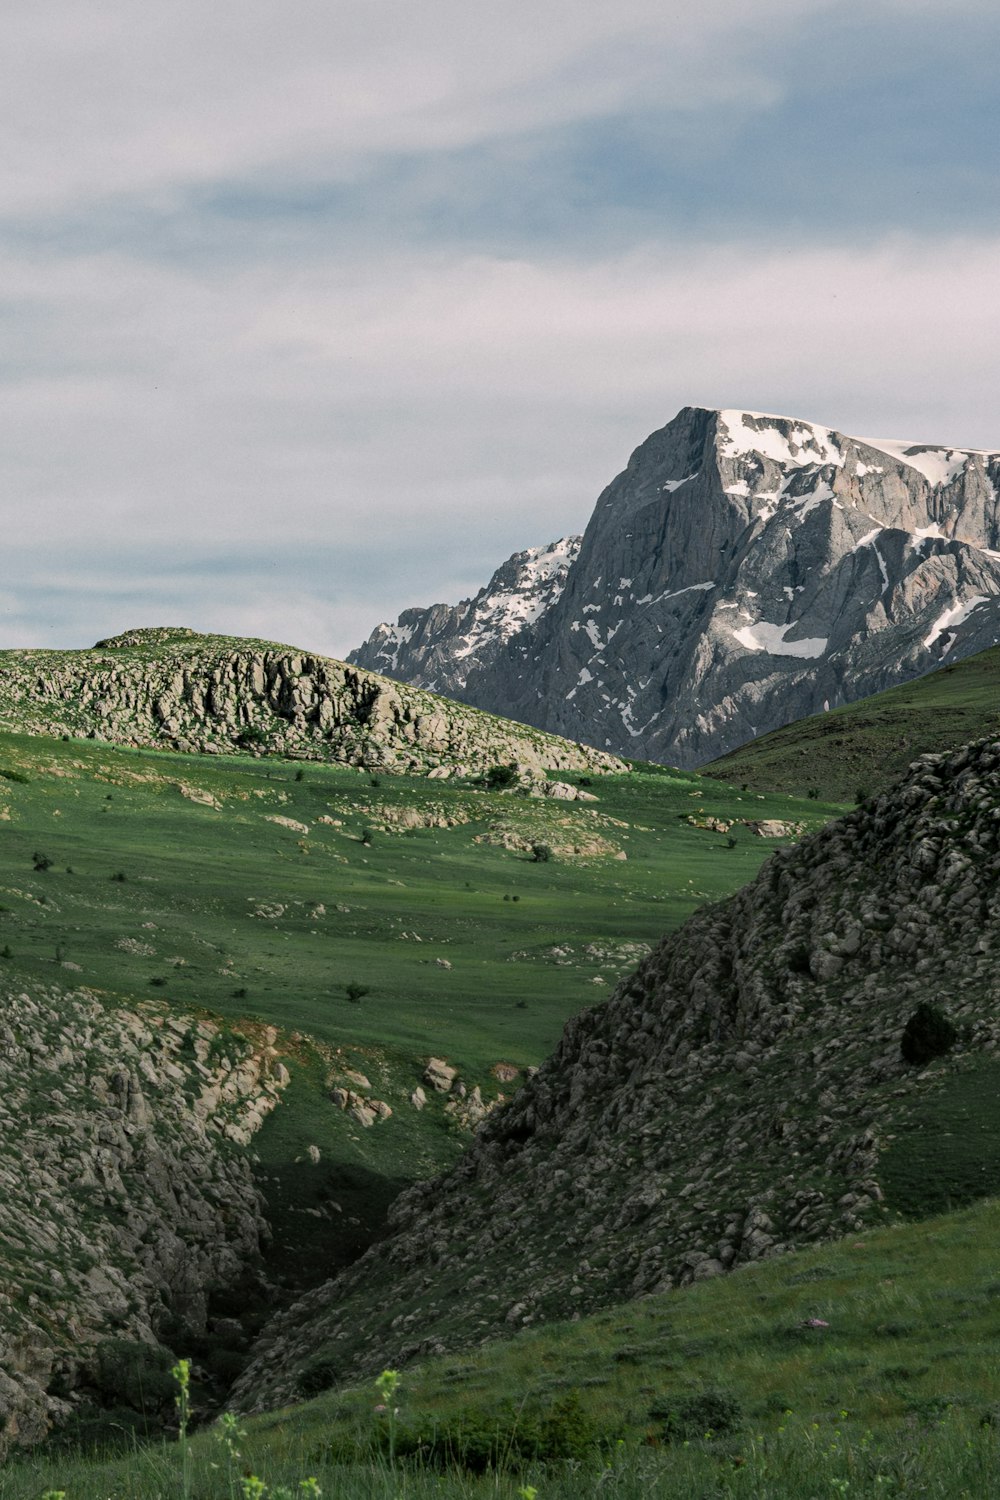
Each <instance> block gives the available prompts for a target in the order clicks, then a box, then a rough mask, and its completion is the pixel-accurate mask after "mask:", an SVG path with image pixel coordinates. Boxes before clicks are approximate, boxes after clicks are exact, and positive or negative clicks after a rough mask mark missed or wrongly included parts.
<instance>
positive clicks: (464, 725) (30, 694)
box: [0, 629, 625, 775]
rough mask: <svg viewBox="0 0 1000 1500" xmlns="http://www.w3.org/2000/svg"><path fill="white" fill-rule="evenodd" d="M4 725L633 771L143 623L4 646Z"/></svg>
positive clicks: (220, 641)
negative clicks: (94, 635)
mask: <svg viewBox="0 0 1000 1500" xmlns="http://www.w3.org/2000/svg"><path fill="white" fill-rule="evenodd" d="M0 727H2V728H5V729H14V730H18V731H21V732H22V733H29V734H52V735H60V734H64V735H89V736H91V737H93V738H95V739H100V740H107V741H110V742H112V743H114V744H124V745H152V746H157V745H159V746H164V747H172V748H174V749H178V750H185V751H199V752H206V753H209V754H220V753H226V752H228V753H233V752H236V751H243V752H244V753H246V752H249V753H252V754H265V753H270V754H277V755H291V756H296V757H299V758H301V759H311V760H327V761H339V762H344V763H347V764H350V765H359V766H366V767H369V768H371V769H386V770H398V771H417V772H421V771H422V772H425V773H426V772H433V773H435V774H438V775H450V774H451V773H452V772H455V771H458V772H465V773H470V774H477V773H479V772H481V771H483V770H484V769H485V768H487V767H489V766H491V765H494V764H498V763H501V764H507V763H509V762H515V763H517V764H518V765H519V766H521V767H522V768H523V769H524V770H525V771H526V772H528V773H534V772H541V771H542V770H544V769H554V770H595V771H598V772H600V771H615V770H624V769H625V767H624V766H623V765H622V763H621V762H620V761H619V760H617V759H616V758H615V757H613V756H610V755H607V754H606V753H603V752H601V751H594V750H589V749H586V748H585V747H583V746H581V745H577V744H570V743H569V742H567V741H565V740H562V739H558V738H556V737H555V736H554V735H549V734H545V733H540V732H538V731H537V730H533V729H530V728H526V727H524V726H522V725H519V724H510V723H504V722H502V721H500V720H497V719H495V718H493V717H492V716H490V715H488V714H484V713H480V712H478V711H476V710H475V709H470V708H467V707H465V706H463V705H460V704H457V703H453V702H450V701H448V700H446V699H441V698H436V697H434V696H432V695H431V694H430V693H424V692H420V691H418V690H416V689H414V688H407V687H402V686H401V685H400V684H398V683H395V682H390V681H388V680H387V679H386V678H383V677H377V676H374V675H373V674H372V673H370V672H363V671H359V670H357V669H355V668H353V667H349V666H346V665H345V664H344V663H343V662H338V661H332V660H330V659H328V658H326V657H322V656H309V655H307V654H305V653H303V652H298V651H294V650H292V649H291V648H290V647H282V646H274V645H270V644H268V643H266V642H259V641H242V640H234V639H230V638H228V637H220V636H197V635H195V634H194V633H193V632H192V631H189V630H160V629H154V630H140V631H132V632H129V633H128V634H126V635H122V636H117V637H115V638H114V639H111V640H107V641H101V642H99V644H98V645H97V646H95V647H94V649H93V650H92V651H7V652H3V653H0Z"/></svg>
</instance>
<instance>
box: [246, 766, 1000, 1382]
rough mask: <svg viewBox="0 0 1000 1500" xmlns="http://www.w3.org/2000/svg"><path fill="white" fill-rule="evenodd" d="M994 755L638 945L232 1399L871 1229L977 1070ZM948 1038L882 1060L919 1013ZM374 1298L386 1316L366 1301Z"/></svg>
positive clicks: (835, 832)
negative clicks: (913, 1152)
mask: <svg viewBox="0 0 1000 1500" xmlns="http://www.w3.org/2000/svg"><path fill="white" fill-rule="evenodd" d="M998 811H1000V743H998V742H994V743H990V742H983V743H981V744H980V745H978V746H974V747H971V748H968V749H965V750H963V751H961V752H959V753H958V754H954V755H950V756H947V757H926V758H924V759H923V760H921V761H919V762H917V763H915V765H914V767H913V768H912V770H911V774H910V775H909V777H908V779H907V780H906V781H904V782H903V783H902V784H901V785H899V786H898V787H897V788H895V789H894V790H893V791H891V792H889V793H886V794H885V795H883V796H881V797H880V798H879V799H878V800H877V801H875V802H872V803H869V804H867V805H866V806H865V807H864V808H862V809H860V810H858V811H857V812H855V813H853V814H851V815H850V816H848V817H846V818H844V819H842V820H841V821H839V822H837V823H834V824H831V825H830V826H829V827H828V828H826V829H825V830H823V831H822V832H821V833H819V834H817V835H815V836H814V837H812V838H810V839H808V840H805V841H804V842H803V843H802V844H800V845H799V846H798V847H795V848H791V849H787V850H783V851H781V852H779V853H777V854H775V855H774V857H773V858H772V859H771V860H770V861H769V862H768V863H767V864H766V865H765V866H764V868H763V869H762V871H761V873H760V875H759V876H758V878H757V879H756V880H755V881H754V882H753V884H751V885H750V886H748V887H747V888H746V889H745V890H743V891H742V892H740V893H739V894H738V895H737V896H736V897H734V898H732V899H731V900H728V901H725V902H722V903H719V904H718V905H715V906H710V907H706V908H705V909H703V910H702V911H701V912H699V913H698V914H696V915H695V916H694V917H693V918H692V919H691V920H690V921H689V922H688V923H687V924H686V925H685V926H684V927H683V928H682V929H681V930H680V931H679V932H677V933H675V934H673V935H672V936H670V937H668V938H667V939H665V940H664V942H663V943H662V944H661V945H660V947H659V949H658V950H657V951H656V952H654V953H653V954H652V955H651V957H650V958H649V959H648V960H647V961H646V962H645V963H643V965H642V966H641V967H640V968H639V970H638V971H637V973H636V974H635V975H634V976H633V977H632V978H630V979H628V980H626V981H624V982H623V983H622V984H621V985H620V986H619V988H618V989H617V991H616V992H615V994H614V996H613V997H612V999H611V1000H610V1001H609V1002H608V1003H607V1004H605V1005H602V1006H599V1007H597V1008H595V1009H593V1010H590V1011H587V1012H585V1013H583V1014H582V1015H580V1016H579V1017H577V1018H576V1019H575V1020H573V1021H571V1022H570V1023H569V1025H568V1026H567V1028H566V1031H565V1033H564V1035H563V1039H562V1042H561V1044H560V1046H559V1048H558V1050H557V1051H556V1053H555V1054H554V1055H553V1056H552V1057H551V1058H550V1059H549V1060H548V1061H547V1062H546V1063H545V1064H544V1065H543V1067H542V1068H541V1070H540V1071H539V1073H538V1074H537V1075H536V1076H535V1077H534V1078H533V1079H532V1080H530V1081H529V1082H528V1083H526V1084H525V1085H524V1087H523V1088H522V1089H521V1090H520V1091H519V1092H518V1093H517V1095H516V1096H515V1098H514V1100H513V1101H512V1102H511V1103H510V1104H509V1105H508V1106H507V1107H506V1108H504V1109H502V1110H500V1111H498V1112H497V1113H496V1114H494V1115H493V1116H492V1117H491V1119H490V1120H489V1121H488V1122H487V1123H486V1124H485V1125H484V1127H483V1128H482V1130H481V1132H480V1134H479V1135H478V1136H477V1137H476V1139H475V1141H474V1143H473V1145H472V1146H471V1147H470V1149H469V1151H468V1152H467V1153H466V1155H465V1156H464V1158H463V1159H462V1161H461V1162H460V1163H459V1165H458V1166H457V1167H456V1169H455V1170H454V1171H453V1172H452V1173H451V1174H450V1175H448V1176H446V1177H444V1178H441V1179H439V1180H437V1181H435V1182H430V1183H425V1184H420V1185H418V1186H417V1187H415V1188H413V1189H412V1190H410V1191H409V1192H408V1193H407V1194H405V1195H404V1196H403V1197H402V1198H401V1199H400V1200H399V1201H398V1203H397V1205H396V1208H395V1210H394V1232H393V1233H392V1235H391V1237H389V1238H388V1239H387V1240H386V1241H384V1242H383V1243H381V1244H379V1245H377V1246H375V1247H373V1248H372V1249H371V1250H370V1251H369V1252H368V1253H367V1255H366V1256H365V1257H363V1258H362V1259H361V1260H360V1261H359V1262H357V1263H356V1265H355V1266H354V1267H352V1268H351V1269H350V1270H349V1271H348V1272H346V1273H345V1274H344V1275H343V1276H341V1277H340V1278H338V1279H337V1280H336V1281H334V1282H332V1283H329V1284H327V1286H325V1287H323V1288H320V1289H318V1290H317V1291H315V1292H313V1293H312V1294H310V1295H309V1296H308V1297H307V1298H305V1299H304V1300H303V1301H302V1302H301V1303H300V1304H298V1305H297V1306H296V1307H295V1308H293V1309H292V1310H291V1311H290V1312H289V1313H288V1314H286V1315H284V1316H282V1317H281V1318H279V1319H278V1320H277V1322H276V1323H275V1324H274V1325H273V1326H272V1328H271V1330H270V1332H269V1334H268V1335H267V1336H266V1338H265V1340H264V1342H263V1344H262V1345H261V1348H260V1351H259V1354H258V1356H257V1358H256V1360H255V1363H254V1365H253V1366H252V1368H251V1369H250V1370H249V1372H248V1374H247V1375H246V1377H245V1378H244V1380H243V1381H242V1384H241V1386H240V1388H239V1392H238V1399H239V1400H241V1401H242V1402H243V1404H244V1405H246V1406H252V1405H257V1406H264V1405H273V1404H275V1403H277V1402H279V1401H281V1400H284V1399H286V1398H289V1397H292V1396H294V1394H295V1393H296V1391H298V1390H303V1389H307V1388H308V1387H309V1385H310V1383H311V1384H312V1387H313V1388H315V1387H316V1384H317V1382H318V1381H321V1380H323V1379H326V1380H327V1381H328V1383H330V1384H332V1383H335V1382H336V1381H337V1380H341V1379H346V1378H347V1377H348V1376H350V1375H352V1374H356V1373H358V1372H361V1371H364V1370H369V1369H372V1368H374V1367H375V1366H376V1365H378V1366H384V1365H386V1364H390V1365H392V1364H396V1363H397V1362H398V1361H402V1360H406V1359H409V1358H413V1357H415V1356H417V1355H419V1354H421V1353H425V1352H429V1351H434V1352H437V1351H440V1350H442V1349H444V1348H454V1347H460V1346H461V1345H463V1344H466V1345H467V1344H469V1343H473V1342H478V1341H485V1340H487V1339H489V1338H493V1337H496V1336H498V1335H501V1334H503V1333H504V1332H509V1331H514V1330H516V1329H519V1328H521V1327H522V1326H524V1325H525V1324H530V1323H532V1322H533V1321H535V1320H539V1319H547V1318H552V1317H568V1316H572V1314H573V1313H574V1312H576V1311H580V1312H587V1311H590V1310H594V1309H597V1308H600V1307H601V1306H605V1305H609V1304H612V1303H615V1302H620V1301H624V1300H627V1299H629V1298H631V1297H637V1296H641V1295H643V1294H644V1293H649V1292H654V1291H659V1290H664V1289H668V1288H670V1287H674V1286H678V1285H683V1284H685V1283H686V1282H690V1281H692V1280H697V1279H700V1278H705V1277H710V1276H717V1275H721V1274H722V1273H724V1272H725V1271H728V1270H729V1269H731V1268H733V1267H737V1266H740V1265H743V1264H745V1263H747V1262H750V1261H754V1260H757V1259H760V1258H762V1257H770V1256H775V1255H778V1254H781V1253H783V1252H786V1251H788V1250H790V1249H792V1248H793V1247H795V1246H797V1245H801V1244H804V1243H807V1242H809V1241H815V1240H818V1239H823V1238H826V1237H831V1236H837V1235H841V1234H844V1233H849V1232H852V1231H857V1230H858V1229H860V1228H862V1227H864V1226H866V1225H869V1224H871V1223H873V1222H877V1221H878V1220H879V1218H880V1217H881V1216H882V1215H883V1214H884V1213H885V1208H884V1206H883V1186H882V1183H881V1182H880V1158H881V1155H882V1152H883V1149H884V1147H885V1145H886V1143H887V1141H888V1140H889V1139H890V1138H891V1136H892V1134H893V1130H894V1128H895V1126H896V1123H897V1121H898V1120H899V1118H900V1116H901V1113H903V1112H905V1111H906V1109H907V1107H908V1105H909V1104H910V1103H912V1102H913V1101H914V1100H915V1098H917V1097H919V1096H920V1095H921V1093H922V1092H925V1091H927V1090H929V1089H934V1088H936V1087H938V1086H943V1085H944V1084H945V1083H946V1081H947V1078H948V1076H949V1070H953V1069H954V1068H956V1067H957V1068H968V1067H973V1066H978V1065H979V1064H980V1063H981V1062H982V1061H983V1060H984V1059H988V1058H989V1057H991V1056H996V1054H997V1052H998V1050H1000V1013H998V1010H997V1006H996V999H995V971H996V952H997V948H998V945H1000V895H998V880H997V877H998V874H1000V820H998V816H997V815H998ZM924 1000H927V1001H930V1002H934V1003H938V1004H940V1005H942V1006H943V1007H945V1008H946V1009H947V1010H949V1011H950V1012H951V1014H952V1016H953V1017H954V1019H955V1021H956V1022H964V1023H965V1029H964V1032H963V1041H962V1043H961V1045H960V1047H959V1048H958V1049H957V1050H956V1051H955V1052H954V1053H952V1054H951V1055H950V1057H949V1059H948V1062H947V1063H946V1064H934V1065H932V1066H931V1067H929V1068H917V1067H914V1066H912V1065H911V1064H909V1063H907V1062H905V1061H904V1060H903V1057H902V1054H901V1047H900V1042H901V1036H902V1033H903V1030H904V1028H905V1026H906V1023H907V1021H908V1020H909V1018H910V1017H911V1016H912V1014H913V1012H914V1010H915V1009H916V1007H917V1005H918V1004H919V1002H921V1001H924ZM386 1287H391V1288H392V1296H391V1297H390V1298H386V1296H385V1288H386Z"/></svg>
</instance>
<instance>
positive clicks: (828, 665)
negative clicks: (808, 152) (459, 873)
mask: <svg viewBox="0 0 1000 1500" xmlns="http://www.w3.org/2000/svg"><path fill="white" fill-rule="evenodd" d="M998 486H1000V453H985V452H972V451H965V450H957V449H945V448H940V447H934V446H930V445H922V444H909V445H907V444H903V443H896V442H881V441H878V442H876V441H870V440H866V439H859V438H852V437H847V436H845V435H844V434H842V433H839V432H834V431H832V430H831V429H829V428H826V427H821V426H818V425H816V424H814V423H808V422H803V421H798V420H796V419H793V418H789V417H776V416H765V415H762V414H759V413H755V412H743V411H709V410H705V409H703V408H699V407H694V408H691V407H688V408H685V409H684V410H683V411H681V412H680V413H679V414H678V415H677V416H676V417H675V418H674V420H673V421H672V422H670V423H669V424H668V425H667V426H666V427H664V428H662V429H661V430H660V431H658V432H654V433H653V434H652V436H651V437H649V438H647V440H646V441H645V442H644V443H643V444H642V445H641V446H640V447H639V448H638V449H637V450H636V452H635V453H634V454H633V455H632V457H631V459H630V460H629V464H628V467H627V468H626V469H625V471H624V472H623V473H622V474H620V475H619V476H618V478H617V479H615V480H614V481H613V483H612V484H610V485H609V486H608V488H607V489H606V490H605V491H604V493H603V494H602V495H601V497H600V499H599V500H598V502H597V506H596V509H595V511H594V514H593V516H592V518H591V520H590V523H589V525H588V527H587V530H586V533H585V534H584V537H583V540H582V543H581V545H580V548H579V552H578V555H577V556H576V558H575V560H574V561H573V562H572V563H571V565H570V567H569V570H568V574H567V576H566V579H565V582H564V584H563V585H562V586H561V588H560V591H559V595H558V598H556V599H555V600H554V601H553V602H552V603H551V604H550V605H549V606H548V607H547V608H546V609H544V610H543V611H540V612H539V614H538V616H537V618H534V619H532V618H527V619H526V620H525V621H524V623H523V624H521V625H519V628H518V629H517V630H516V631H513V630H507V631H506V632H505V633H504V639H500V633H499V632H498V633H495V638H494V636H491V635H490V634H489V633H488V632H486V633H484V634H483V635H481V636H475V637H473V636H472V635H461V632H460V630H459V625H458V623H457V622H453V621H452V620H451V616H450V615H448V612H447V611H446V610H445V607H444V606H435V610H436V611H437V612H438V614H437V615H436V616H435V623H434V625H433V627H432V625H431V622H430V620H429V618H425V616H426V615H427V612H426V611H425V612H421V611H415V610H411V611H407V613H406V614H405V615H404V616H401V617H400V626H399V627H396V637H398V639H397V638H396V637H394V638H393V639H394V645H393V648H392V652H390V653H389V654H388V655H383V656H382V657H379V658H378V659H379V660H380V662H381V663H382V664H383V669H384V670H385V671H388V672H391V673H392V674H393V675H394V676H398V677H400V678H402V679H403V680H405V681H423V680H425V678H424V676H423V675H422V674H423V673H424V671H425V658H424V657H423V656H421V655H420V654H419V653H414V651H413V650H412V649H411V643H412V642H418V641H422V640H423V639H424V638H425V636H426V635H427V634H428V633H433V634H434V638H435V642H436V644H435V651H436V652H437V653H438V656H442V655H443V654H444V653H445V652H446V645H447V642H446V637H447V640H450V641H451V645H450V646H447V649H448V650H450V651H451V655H452V659H453V663H454V669H453V670H452V671H451V675H450V676H449V677H448V679H447V684H446V683H445V679H444V677H442V678H441V679H440V684H439V685H440V686H441V687H442V689H443V690H446V691H449V692H453V693H455V694H456V695H457V696H459V697H461V698H462V699H463V700H464V701H466V702H469V703H474V704H477V705H479V706H480V707H482V708H488V709H489V710H490V711H491V712H493V713H502V714H504V715H507V716H509V717H511V718H515V719H519V720H522V721H523V722H525V723H528V724H535V725H538V726H539V727H541V728H544V729H547V730H550V731H552V732H554V733H557V734H564V735H568V736H569V737H570V738H572V739H577V738H585V739H587V741H588V742H590V743H594V744H597V745H600V746H603V747H604V748H606V749H610V750H614V751H617V752H618V753H619V754H628V755H630V756H633V757H636V758H640V759H641V758H645V759H649V760H660V761H665V762H668V763H671V764H676V765H681V766H693V765H699V764H702V763H703V762H705V761H707V760H710V759H712V758H713V757H715V756H718V755H721V754H723V753H724V752H725V751H727V750H731V749H733V748H734V747H735V746H737V745H739V744H742V743H744V742H746V741H747V740H750V739H753V738H754V736H755V735H758V734H763V733H765V732H766V731H768V730H770V729H775V728H777V727H778V726H779V725H782V724H785V723H789V722H791V721H792V720H794V719H799V718H803V717H805V716H806V715H807V714H812V713H820V712H822V711H823V709H824V708H825V707H835V706H836V705H837V704H840V703H845V702H849V701H852V700H854V699H857V698H862V697H865V696H867V695H868V694H870V693H874V692H878V691H880V690H881V689H883V688H886V687H890V686H892V685H893V684H895V683H898V682H904V681H907V680H909V679H910V678H913V677H916V676H919V675H920V674H921V673H923V672H929V671H931V670H932V669H933V668H934V667H936V666H938V665H940V664H941V663H942V662H945V661H954V660H957V659H958V658H959V657H962V656H967V655H970V654H972V653H973V652H975V651H980V650H983V649H985V648H986V647H987V646H991V645H993V644H995V643H996V642H997V641H1000V602H998V599H1000V500H998ZM491 587H492V585H491ZM461 608H462V607H461V606H460V607H459V609H460V610H461ZM404 621H406V622H408V623H407V624H406V625H405V627H404V625H403V622H404ZM388 629H389V627H385V626H380V627H379V631H378V632H376V634H375V635H374V636H373V637H372V638H371V640H370V641H369V642H368V643H367V644H366V646H364V647H362V648H361V650H360V651H358V652H355V653H353V655H354V656H355V657H356V658H357V659H358V660H365V661H369V660H371V661H374V660H375V659H376V657H377V655H378V651H379V650H381V649H383V648H382V647H380V646H379V644H378V642H379V640H381V639H382V637H381V636H380V635H379V632H382V633H383V636H384V633H385V632H386V631H387V630H388ZM449 631H451V632H452V634H451V635H450V636H449V635H448V632H449ZM407 632H409V635H407V634H406V633H407ZM404 636H406V639H405V640H404ZM459 639H461V645H459V644H458V642H459ZM386 649H387V648H386ZM390 657H391V660H390Z"/></svg>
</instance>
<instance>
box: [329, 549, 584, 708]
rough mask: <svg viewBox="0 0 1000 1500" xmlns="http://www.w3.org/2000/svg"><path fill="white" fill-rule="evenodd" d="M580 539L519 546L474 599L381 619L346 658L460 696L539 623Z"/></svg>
mask: <svg viewBox="0 0 1000 1500" xmlns="http://www.w3.org/2000/svg"><path fill="white" fill-rule="evenodd" d="M581 540H582V538H581V537H578V536H568V537H562V538H561V539H560V540H559V541H558V542H551V543H550V544H549V545H548V546H547V547H529V548H528V550H527V551H525V552H515V553H514V555H513V557H509V558H508V559H507V561H506V562H504V563H501V565H500V567H499V568H497V570H496V572H495V573H494V574H493V577H492V578H491V579H490V581H489V583H488V584H487V585H486V587H485V588H482V589H480V590H479V593H478V594H477V595H476V596H475V598H474V599H463V600H462V602H461V603H460V604H456V605H449V604H431V605H429V606H428V607H427V608H426V609H406V610H404V611H403V613H402V614H401V615H400V617H399V619H398V620H397V622H396V624H395V625H390V624H388V623H383V624H381V625H376V627H375V629H374V630H373V631H372V633H371V635H370V636H369V638H368V640H367V641H366V642H365V644H364V645H363V646H360V647H359V648H358V649H357V650H356V651H352V652H351V653H350V655H349V656H348V658H347V659H348V661H349V662H352V663H353V664H354V665H355V666H359V667H367V668H368V669H369V671H372V672H384V673H385V674H386V676H388V677H396V678H399V680H400V681H401V682H409V683H412V684H413V686H414V687H422V688H430V689H433V690H434V691H435V692H438V693H445V694H448V695H449V696H454V697H459V698H460V697H461V696H462V692H463V690H464V688H465V684H466V681H467V679H468V676H469V672H470V670H472V669H474V668H475V669H480V668H483V667H486V666H491V665H492V664H493V663H494V662H495V661H496V660H497V658H498V657H499V656H500V653H501V651H502V649H503V647H504V646H505V645H506V643H507V642H508V641H509V640H510V638H511V637H512V636H513V635H516V634H517V632H518V631H519V630H523V629H524V628H525V627H526V626H529V625H537V624H538V621H539V620H540V619H541V618H542V616H543V615H544V614H545V613H546V612H547V611H548V610H550V609H551V608H552V606H553V605H554V604H555V602H556V600H557V599H558V598H559V595H560V594H561V593H562V591H563V589H564V588H565V587H566V579H567V577H568V576H569V570H570V568H571V567H572V566H573V563H574V562H575V561H576V559H577V556H578V555H579V552H580V542H581Z"/></svg>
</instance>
